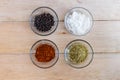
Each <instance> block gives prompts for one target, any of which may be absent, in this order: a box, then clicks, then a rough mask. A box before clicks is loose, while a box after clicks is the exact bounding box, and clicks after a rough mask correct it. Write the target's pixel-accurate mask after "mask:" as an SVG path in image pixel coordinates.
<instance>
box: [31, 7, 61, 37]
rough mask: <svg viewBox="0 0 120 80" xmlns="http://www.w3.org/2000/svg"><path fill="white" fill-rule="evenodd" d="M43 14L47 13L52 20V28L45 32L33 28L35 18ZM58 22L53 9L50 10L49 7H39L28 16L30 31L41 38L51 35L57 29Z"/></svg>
mask: <svg viewBox="0 0 120 80" xmlns="http://www.w3.org/2000/svg"><path fill="white" fill-rule="evenodd" d="M43 13H49V14H51V15H52V16H53V18H54V26H52V27H51V29H50V30H48V31H45V32H42V31H39V30H38V29H36V27H35V26H34V21H35V16H37V15H40V14H43ZM58 22H59V19H58V15H57V13H56V12H55V11H54V10H53V9H51V8H49V7H39V8H37V9H35V10H34V11H33V12H32V14H31V15H30V25H31V29H32V31H33V32H35V33H36V34H38V35H41V36H47V35H50V34H52V33H53V32H54V31H55V30H56V29H57V26H58Z"/></svg>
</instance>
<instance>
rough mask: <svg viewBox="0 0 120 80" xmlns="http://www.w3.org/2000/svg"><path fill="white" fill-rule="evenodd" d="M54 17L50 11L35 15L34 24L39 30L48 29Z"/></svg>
mask: <svg viewBox="0 0 120 80" xmlns="http://www.w3.org/2000/svg"><path fill="white" fill-rule="evenodd" d="M54 22H55V21H54V17H53V16H52V15H51V14H50V13H42V14H40V15H36V16H35V21H34V26H35V27H36V29H38V30H39V31H41V32H46V31H49V30H50V29H51V28H52V26H54Z"/></svg>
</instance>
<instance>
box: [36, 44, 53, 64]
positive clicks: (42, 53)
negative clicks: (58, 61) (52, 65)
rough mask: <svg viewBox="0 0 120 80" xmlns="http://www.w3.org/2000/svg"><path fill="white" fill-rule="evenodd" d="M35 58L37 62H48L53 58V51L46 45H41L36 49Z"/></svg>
mask: <svg viewBox="0 0 120 80" xmlns="http://www.w3.org/2000/svg"><path fill="white" fill-rule="evenodd" d="M35 57H36V59H37V60H38V61H39V62H49V61H51V60H52V59H54V58H55V49H54V48H53V47H52V46H51V45H48V44H41V45H39V46H38V47H37V49H36V53H35Z"/></svg>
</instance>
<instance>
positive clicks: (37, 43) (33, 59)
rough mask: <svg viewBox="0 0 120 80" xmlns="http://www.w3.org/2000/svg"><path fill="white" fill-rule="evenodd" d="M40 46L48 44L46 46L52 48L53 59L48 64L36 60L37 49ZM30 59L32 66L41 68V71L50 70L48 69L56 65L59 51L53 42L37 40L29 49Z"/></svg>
mask: <svg viewBox="0 0 120 80" xmlns="http://www.w3.org/2000/svg"><path fill="white" fill-rule="evenodd" d="M42 44H48V45H50V46H52V47H53V48H54V50H55V57H54V58H53V59H52V60H51V61H49V62H38V60H37V59H36V57H35V53H36V49H37V47H38V46H39V45H42ZM30 58H31V60H32V62H33V64H35V65H36V66H37V67H39V68H43V69H46V68H50V67H52V66H54V65H55V64H56V62H57V61H58V58H59V50H58V47H57V45H56V44H55V43H54V42H52V41H50V40H47V39H42V40H39V41H37V42H36V43H34V44H33V46H32V47H31V50H30Z"/></svg>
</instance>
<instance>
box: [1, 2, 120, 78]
mask: <svg viewBox="0 0 120 80" xmlns="http://www.w3.org/2000/svg"><path fill="white" fill-rule="evenodd" d="M40 6H48V7H51V8H53V9H54V10H55V11H56V12H57V14H58V16H59V19H60V21H61V22H59V25H58V28H57V30H56V31H55V32H54V33H53V34H51V35H49V36H44V37H42V36H38V35H36V34H35V33H33V31H32V30H31V28H30V25H29V17H30V14H31V12H32V11H33V10H34V9H35V8H37V7H40ZM73 7H84V8H87V9H88V10H89V11H90V12H91V13H92V14H93V17H94V26H93V28H92V30H91V32H90V33H89V34H87V35H86V36H82V37H79V36H73V35H71V34H69V33H68V32H67V31H66V29H65V28H64V22H63V20H64V16H65V13H66V12H67V11H68V10H69V9H71V8H73ZM40 39H49V40H52V41H54V42H55V43H56V44H57V45H58V48H59V50H60V59H59V60H58V62H57V64H56V65H55V66H53V67H51V68H49V69H41V68H38V67H36V66H35V65H33V64H32V62H31V60H30V57H29V50H30V48H31V46H32V45H33V44H34V43H35V42H36V41H38V40H40ZM74 39H84V40H86V41H88V42H89V43H90V44H91V45H92V46H93V49H94V52H95V55H94V60H93V62H92V63H91V64H90V65H89V66H88V67H86V68H83V69H74V68H72V67H70V66H69V65H67V64H66V63H65V61H64V55H63V51H64V48H65V46H66V45H67V44H68V42H70V41H72V40H74ZM0 80H120V0H0Z"/></svg>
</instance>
